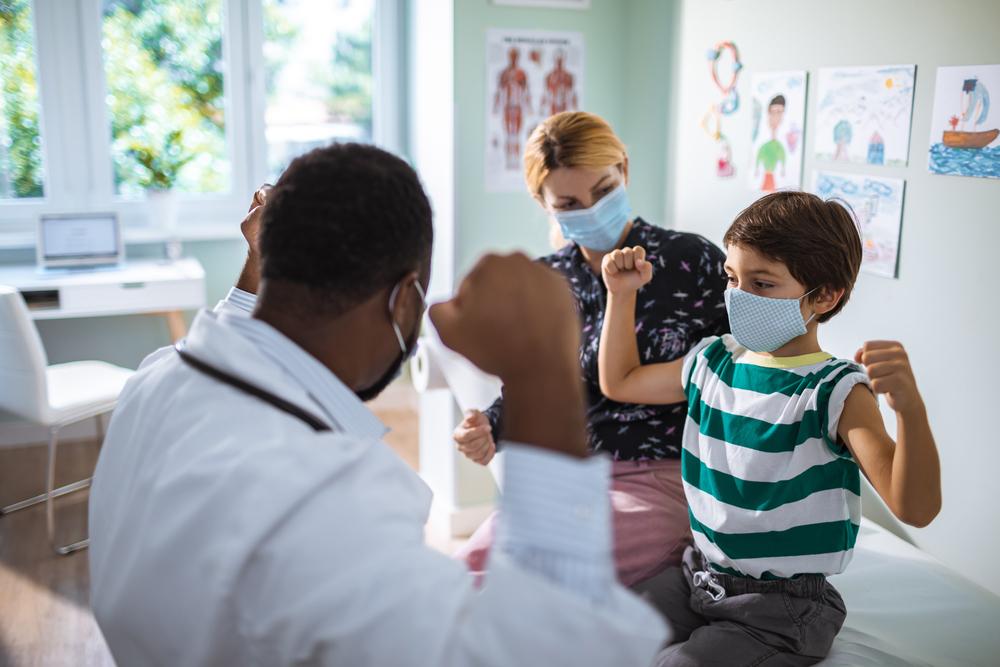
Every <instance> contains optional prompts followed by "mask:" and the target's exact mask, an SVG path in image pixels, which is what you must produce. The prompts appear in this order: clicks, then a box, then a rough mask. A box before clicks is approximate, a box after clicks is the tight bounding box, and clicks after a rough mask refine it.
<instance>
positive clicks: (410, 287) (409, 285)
mask: <svg viewBox="0 0 1000 667" xmlns="http://www.w3.org/2000/svg"><path fill="white" fill-rule="evenodd" d="M422 291H423V287H422V286H421V285H420V274H419V273H417V272H416V271H410V272H409V273H407V274H406V275H405V276H403V277H402V278H400V280H399V281H398V282H397V283H396V284H395V285H394V286H393V288H392V290H391V291H390V292H389V315H390V317H392V319H393V321H395V322H408V321H409V320H410V318H412V317H413V313H412V312H411V311H418V312H420V311H422V308H423V299H421V298H420V294H421V292H422Z"/></svg>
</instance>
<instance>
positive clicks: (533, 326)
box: [430, 253, 580, 383]
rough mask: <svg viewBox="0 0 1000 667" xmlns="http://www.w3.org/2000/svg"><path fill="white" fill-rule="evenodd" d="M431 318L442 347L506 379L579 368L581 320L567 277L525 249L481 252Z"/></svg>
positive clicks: (434, 307) (513, 380)
mask: <svg viewBox="0 0 1000 667" xmlns="http://www.w3.org/2000/svg"><path fill="white" fill-rule="evenodd" d="M430 318H431V321H432V322H433V323H434V326H435V328H436V329H437V331H438V334H439V335H440V336H441V340H442V341H443V342H444V344H445V345H447V346H448V347H450V348H451V349H453V350H455V351H456V352H458V353H459V354H461V355H463V356H465V357H466V358H468V359H469V361H471V362H472V363H474V364H476V365H477V366H479V368H481V369H482V370H484V371H486V372H487V373H491V374H493V375H496V376H498V377H499V378H500V379H501V380H503V381H504V382H505V383H511V382H518V381H522V380H523V381H533V379H534V378H537V377H538V376H539V374H540V373H542V372H544V371H549V370H553V369H558V370H568V369H577V368H579V360H578V355H579V349H580V322H579V317H578V315H577V313H576V309H575V307H574V305H573V297H572V295H571V294H570V291H569V285H568V284H567V283H566V280H565V279H564V278H563V277H562V276H561V275H560V274H558V273H556V272H555V271H553V270H552V269H550V268H548V267H546V266H543V265H542V264H539V263H538V262H535V261H533V260H531V259H529V258H528V257H527V256H526V255H523V254H521V253H516V254H513V255H504V256H500V255H486V256H485V257H483V258H482V259H480V260H479V262H478V263H477V264H476V266H475V267H473V269H472V270H471V271H470V272H469V273H468V275H466V276H465V278H464V279H463V280H462V283H461V284H460V285H459V287H458V291H457V293H456V294H455V296H454V298H452V299H451V300H450V301H445V302H444V303H439V304H435V305H434V306H432V307H431V309H430Z"/></svg>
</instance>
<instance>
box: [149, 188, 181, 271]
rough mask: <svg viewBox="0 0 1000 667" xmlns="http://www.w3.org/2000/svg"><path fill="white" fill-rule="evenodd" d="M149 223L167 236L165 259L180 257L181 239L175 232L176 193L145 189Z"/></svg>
mask: <svg viewBox="0 0 1000 667" xmlns="http://www.w3.org/2000/svg"><path fill="white" fill-rule="evenodd" d="M146 206H147V209H148V211H149V223H150V226H151V227H153V228H154V229H160V230H163V232H164V233H165V234H166V237H167V246H166V253H167V259H171V260H175V259H180V257H181V251H182V249H181V240H180V237H179V236H178V234H177V193H176V192H174V191H173V190H146Z"/></svg>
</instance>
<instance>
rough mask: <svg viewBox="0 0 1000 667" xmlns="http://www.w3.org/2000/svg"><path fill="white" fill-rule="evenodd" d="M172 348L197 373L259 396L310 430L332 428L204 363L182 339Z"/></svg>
mask: <svg viewBox="0 0 1000 667" xmlns="http://www.w3.org/2000/svg"><path fill="white" fill-rule="evenodd" d="M174 350H176V351H177V354H178V355H180V358H181V360H182V361H183V362H184V363H186V364H187V365H188V366H190V367H191V368H193V369H195V370H196V371H198V372H199V373H202V374H203V375H207V376H208V377H210V378H212V379H213V380H217V381H218V382H221V383H222V384H226V385H229V386H230V387H233V388H234V389H236V390H238V391H241V392H243V393H244V394H249V395H251V396H253V397H255V398H259V399H260V400H262V401H264V402H265V403H267V404H268V405H271V406H274V407H275V408H277V409H279V410H281V411H282V412H285V413H287V414H289V415H291V416H293V417H295V418H297V419H299V420H300V421H303V422H305V423H306V424H308V425H309V426H310V427H312V430H314V431H316V432H317V433H323V432H326V431H332V430H333V429H331V428H330V426H329V424H327V423H326V422H324V421H323V420H322V419H320V418H319V417H316V416H315V415H314V414H312V413H310V412H309V411H308V410H303V409H302V408H300V407H299V406H297V405H295V404H294V403H290V402H289V401H286V400H285V399H283V398H281V397H280V396H275V395H274V394H272V393H271V392H269V391H267V390H266V389H262V388H261V387H258V386H257V385H255V384H251V383H249V382H247V381H246V380H242V379H240V378H238V377H236V376H235V375H230V374H229V373H227V372H225V371H223V370H219V369H218V368H216V367H215V366H212V365H211V364H207V363H205V362H204V361H202V360H201V359H199V358H198V357H196V356H194V355H192V354H191V353H190V352H188V351H186V350H185V349H184V343H183V341H181V342H179V343H177V344H176V345H174Z"/></svg>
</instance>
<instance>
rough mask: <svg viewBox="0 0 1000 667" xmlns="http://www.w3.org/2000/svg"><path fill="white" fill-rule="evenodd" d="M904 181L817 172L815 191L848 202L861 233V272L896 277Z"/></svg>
mask: <svg viewBox="0 0 1000 667" xmlns="http://www.w3.org/2000/svg"><path fill="white" fill-rule="evenodd" d="M904 185H905V184H904V181H903V180H902V179H901V178H881V177H876V176H865V175H863V174H838V173H834V172H831V171H817V172H816V178H815V181H814V182H813V191H814V192H815V193H816V194H817V195H819V196H820V197H822V198H823V199H836V200H839V201H841V202H845V203H847V204H848V206H850V207H851V210H852V211H853V212H854V217H855V219H856V220H857V222H858V226H859V228H860V231H861V253H862V255H861V270H862V271H865V272H866V273H874V274H875V275H878V276H884V277H886V278H895V277H896V265H897V264H898V262H899V232H900V227H901V225H902V221H903V187H904Z"/></svg>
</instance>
